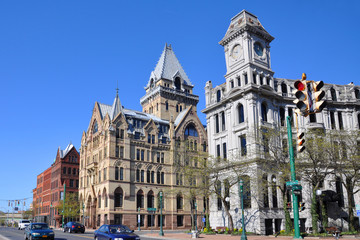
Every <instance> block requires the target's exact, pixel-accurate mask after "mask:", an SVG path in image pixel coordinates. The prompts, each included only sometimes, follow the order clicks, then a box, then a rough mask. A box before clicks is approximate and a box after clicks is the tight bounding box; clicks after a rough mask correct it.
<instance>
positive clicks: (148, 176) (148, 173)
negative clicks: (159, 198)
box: [146, 170, 151, 183]
mask: <svg viewBox="0 0 360 240" xmlns="http://www.w3.org/2000/svg"><path fill="white" fill-rule="evenodd" d="M150 178H151V176H150V170H147V171H146V182H147V183H150Z"/></svg>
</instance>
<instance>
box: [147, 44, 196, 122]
mask: <svg viewBox="0 0 360 240" xmlns="http://www.w3.org/2000/svg"><path fill="white" fill-rule="evenodd" d="M193 87H194V86H193V85H192V83H191V82H190V79H189V78H188V76H187V75H186V73H185V71H184V69H183V68H182V66H181V64H180V62H179V60H178V59H177V58H176V56H175V53H174V51H173V49H172V47H171V45H167V44H166V45H165V47H164V50H163V52H162V54H161V56H160V59H159V61H158V63H157V65H156V67H155V69H154V71H152V72H151V74H150V78H149V81H148V83H147V85H146V86H145V91H146V94H145V96H143V97H142V98H141V99H140V103H141V105H142V108H143V112H146V113H150V114H152V115H155V116H156V117H158V118H160V119H163V120H170V119H171V117H173V119H175V118H176V117H177V116H178V115H179V114H180V113H181V112H183V111H184V110H185V109H187V108H189V107H190V106H193V110H195V111H196V105H197V103H198V102H199V97H198V96H196V95H193V94H192V91H193V90H192V89H193Z"/></svg>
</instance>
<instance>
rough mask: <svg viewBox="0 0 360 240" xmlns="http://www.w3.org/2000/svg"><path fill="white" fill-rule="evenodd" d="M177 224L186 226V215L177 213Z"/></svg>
mask: <svg viewBox="0 0 360 240" xmlns="http://www.w3.org/2000/svg"><path fill="white" fill-rule="evenodd" d="M176 221H177V222H176V224H177V226H178V227H182V226H184V215H177V216H176Z"/></svg>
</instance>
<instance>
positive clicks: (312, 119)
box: [310, 114, 316, 123]
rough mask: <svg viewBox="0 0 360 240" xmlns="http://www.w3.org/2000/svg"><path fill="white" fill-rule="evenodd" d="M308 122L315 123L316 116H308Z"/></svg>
mask: <svg viewBox="0 0 360 240" xmlns="http://www.w3.org/2000/svg"><path fill="white" fill-rule="evenodd" d="M310 122H313V123H315V122H316V114H310Z"/></svg>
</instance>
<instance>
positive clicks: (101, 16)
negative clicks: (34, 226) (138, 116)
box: [0, 0, 360, 211]
mask: <svg viewBox="0 0 360 240" xmlns="http://www.w3.org/2000/svg"><path fill="white" fill-rule="evenodd" d="M243 9H246V10H248V11H250V12H251V13H253V14H255V15H256V16H257V17H258V18H259V19H260V22H261V23H262V25H263V26H264V27H265V29H266V30H267V31H268V32H269V33H270V34H271V35H272V36H274V37H275V40H274V41H273V42H272V43H271V58H272V69H273V71H275V77H280V78H290V79H296V78H300V77H301V73H302V72H305V73H307V76H308V79H311V80H316V81H318V80H323V81H324V82H326V83H333V84H348V83H349V82H354V83H355V84H356V85H359V77H358V76H359V74H358V70H359V69H360V64H359V56H360V48H359V46H358V43H359V37H360V28H359V26H360V20H359V13H358V12H359V10H360V3H359V1H356V0H354V1H346V0H344V1H310V0H303V1H300V0H293V1H288V0H286V1H285V0H284V1H281V0H276V1H268V0H265V1H261V0H258V1H243V0H234V1H226V0H224V1H195V0H193V1H188V0H179V1H178V0H174V1H170V0H168V1H160V0H156V1H155V0H154V1H150V0H144V1H139V0H134V1H121V0H116V1H111V0H108V1H93V0H83V1H81V0H76V1H70V0H63V1H59V0H53V1H48V0H46V1H45V0H37V1H34V0H33V1H29V0H26V1H16V0H14V1H1V2H0V30H1V37H0V81H1V88H0V93H1V94H0V100H1V103H2V109H1V120H0V123H1V127H0V129H1V135H0V136H1V137H0V151H1V174H0V189H1V191H0V210H1V211H7V210H9V209H10V208H8V207H7V201H5V200H7V199H12V200H15V199H24V198H29V197H30V199H28V200H27V202H26V203H27V207H28V206H29V205H30V202H31V201H32V199H31V197H32V189H33V188H35V186H36V176H37V175H38V174H39V173H41V172H42V171H44V170H45V169H47V168H48V167H49V166H50V165H51V163H52V162H53V160H54V158H55V156H56V151H57V148H58V147H59V146H60V147H61V149H65V148H66V146H67V145H68V144H69V143H70V142H72V143H73V144H74V145H75V147H76V148H77V149H78V148H79V147H80V139H81V135H82V132H83V131H84V130H86V129H87V127H88V124H89V120H90V117H91V112H92V108H93V106H94V103H95V101H99V102H101V103H106V104H111V103H112V102H113V99H114V97H115V93H116V91H115V88H116V85H117V82H118V84H119V95H120V100H121V102H122V104H123V105H124V106H125V107H126V108H130V109H135V110H141V105H140V103H139V100H140V98H141V97H142V96H143V95H144V94H145V90H144V86H145V85H146V83H147V81H148V79H149V76H150V73H151V71H152V70H153V69H154V67H155V65H156V63H157V61H158V59H159V57H160V54H161V52H162V50H163V48H164V45H165V43H169V44H171V45H172V46H173V50H174V52H175V54H176V56H177V57H178V59H179V61H180V63H181V64H182V66H183V68H184V70H185V72H186V73H187V75H188V76H189V78H190V80H191V81H192V83H193V84H194V85H195V88H194V93H195V94H197V95H199V97H200V102H199V104H198V113H199V116H200V119H201V121H202V122H203V123H205V116H204V114H202V113H201V112H200V110H202V109H204V106H205V100H204V86H205V82H206V81H208V80H212V82H213V84H214V85H219V84H221V83H223V82H224V77H223V76H224V75H225V58H224V51H223V47H222V46H220V45H219V44H218V42H219V41H220V40H221V39H222V37H223V36H224V34H225V32H226V30H227V28H228V26H229V24H230V19H231V18H232V17H233V16H235V15H236V14H237V13H238V12H240V11H241V10H243Z"/></svg>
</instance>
